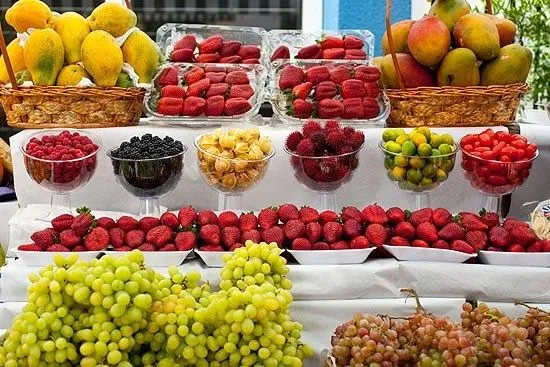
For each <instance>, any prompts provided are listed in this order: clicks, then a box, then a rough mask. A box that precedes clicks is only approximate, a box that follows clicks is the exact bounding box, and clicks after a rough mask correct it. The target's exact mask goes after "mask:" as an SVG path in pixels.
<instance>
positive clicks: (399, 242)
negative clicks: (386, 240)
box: [390, 236, 411, 246]
mask: <svg viewBox="0 0 550 367" xmlns="http://www.w3.org/2000/svg"><path fill="white" fill-rule="evenodd" d="M410 245H411V244H410V242H409V240H407V239H406V238H403V237H399V236H394V237H392V238H390V246H410Z"/></svg>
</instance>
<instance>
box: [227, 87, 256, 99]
mask: <svg viewBox="0 0 550 367" xmlns="http://www.w3.org/2000/svg"><path fill="white" fill-rule="evenodd" d="M253 95H254V89H252V87H251V86H250V85H249V84H239V85H233V86H232V87H231V89H229V98H244V99H250V97H252V96H253Z"/></svg>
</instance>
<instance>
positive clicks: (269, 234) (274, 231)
mask: <svg viewBox="0 0 550 367" xmlns="http://www.w3.org/2000/svg"><path fill="white" fill-rule="evenodd" d="M262 241H264V242H266V243H272V242H275V243H276V244H277V246H279V247H281V246H283V244H284V243H285V232H284V231H283V229H282V228H281V227H279V226H275V227H271V228H269V229H266V230H265V231H263V232H262Z"/></svg>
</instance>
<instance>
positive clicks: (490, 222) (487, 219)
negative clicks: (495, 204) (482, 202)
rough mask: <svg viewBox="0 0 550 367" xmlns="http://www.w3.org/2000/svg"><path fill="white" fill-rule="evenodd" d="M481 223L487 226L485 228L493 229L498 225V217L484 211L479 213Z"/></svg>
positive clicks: (493, 213)
mask: <svg viewBox="0 0 550 367" xmlns="http://www.w3.org/2000/svg"><path fill="white" fill-rule="evenodd" d="M479 215H480V217H481V220H482V221H483V223H485V224H487V227H489V228H493V227H496V226H498V225H499V224H500V217H499V216H498V214H497V213H495V212H488V211H486V210H485V209H484V210H482V211H481V212H480V213H479Z"/></svg>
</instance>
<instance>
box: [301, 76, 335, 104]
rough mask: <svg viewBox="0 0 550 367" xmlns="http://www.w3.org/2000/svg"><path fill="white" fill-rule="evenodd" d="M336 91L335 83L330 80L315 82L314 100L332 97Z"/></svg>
mask: <svg viewBox="0 0 550 367" xmlns="http://www.w3.org/2000/svg"><path fill="white" fill-rule="evenodd" d="M308 83H311V82H308ZM337 93H338V90H337V88H336V84H335V83H334V82H332V81H330V80H325V81H324V82H320V83H319V84H317V87H316V88H315V100H316V101H319V102H320V101H322V100H324V99H332V98H334V96H336V94H337Z"/></svg>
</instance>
